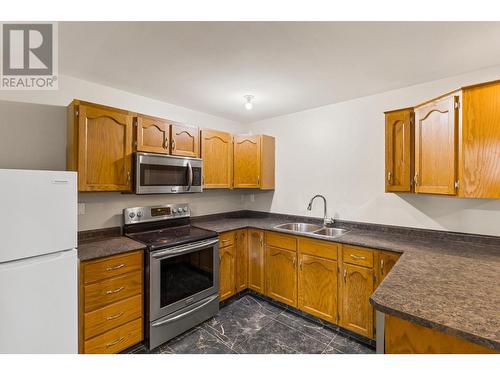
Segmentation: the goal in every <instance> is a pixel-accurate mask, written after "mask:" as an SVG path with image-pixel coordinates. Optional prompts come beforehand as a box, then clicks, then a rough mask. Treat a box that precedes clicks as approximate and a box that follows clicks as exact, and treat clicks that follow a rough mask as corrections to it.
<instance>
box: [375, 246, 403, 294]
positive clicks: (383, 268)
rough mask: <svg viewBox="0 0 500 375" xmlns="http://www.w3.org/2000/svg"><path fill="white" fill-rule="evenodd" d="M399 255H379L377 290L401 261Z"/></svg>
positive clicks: (386, 253)
mask: <svg viewBox="0 0 500 375" xmlns="http://www.w3.org/2000/svg"><path fill="white" fill-rule="evenodd" d="M399 256H400V255H399V254H396V253H389V252H385V251H380V252H379V253H378V267H377V283H376V284H377V285H375V288H377V287H378V286H379V285H380V283H381V282H382V280H384V279H385V277H386V276H387V274H388V273H389V272H390V271H391V269H392V267H394V265H395V264H396V262H397V261H398V259H399Z"/></svg>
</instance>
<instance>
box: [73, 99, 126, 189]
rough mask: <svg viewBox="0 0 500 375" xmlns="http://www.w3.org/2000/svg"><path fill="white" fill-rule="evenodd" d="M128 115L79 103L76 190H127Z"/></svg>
mask: <svg viewBox="0 0 500 375" xmlns="http://www.w3.org/2000/svg"><path fill="white" fill-rule="evenodd" d="M132 121H133V117H132V115H129V114H126V113H123V112H120V111H114V110H113V109H108V108H101V107H97V106H96V107H93V106H89V105H80V106H79V117H78V172H79V173H78V188H79V190H80V191H130V190H131V173H132V157H131V156H132Z"/></svg>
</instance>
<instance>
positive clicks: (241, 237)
mask: <svg viewBox="0 0 500 375" xmlns="http://www.w3.org/2000/svg"><path fill="white" fill-rule="evenodd" d="M235 261H236V266H235V282H236V292H241V291H243V290H245V289H246V288H247V287H248V246H247V230H246V229H241V230H238V231H237V232H236V260H235Z"/></svg>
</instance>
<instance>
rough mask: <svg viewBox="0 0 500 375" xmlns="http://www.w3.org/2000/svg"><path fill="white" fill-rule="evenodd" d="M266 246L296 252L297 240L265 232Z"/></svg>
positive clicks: (284, 235)
mask: <svg viewBox="0 0 500 375" xmlns="http://www.w3.org/2000/svg"><path fill="white" fill-rule="evenodd" d="M266 245H268V246H272V247H278V248H281V249H288V250H293V251H296V250H297V238H296V237H294V236H287V235H286V234H279V233H274V232H266Z"/></svg>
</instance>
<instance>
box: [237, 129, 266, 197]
mask: <svg viewBox="0 0 500 375" xmlns="http://www.w3.org/2000/svg"><path fill="white" fill-rule="evenodd" d="M233 150H234V152H233V158H234V159H233V160H234V162H233V168H234V184H233V186H234V188H239V189H262V190H266V189H274V172H275V165H274V164H275V140H274V138H273V137H271V136H268V135H235V136H234V146H233Z"/></svg>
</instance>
